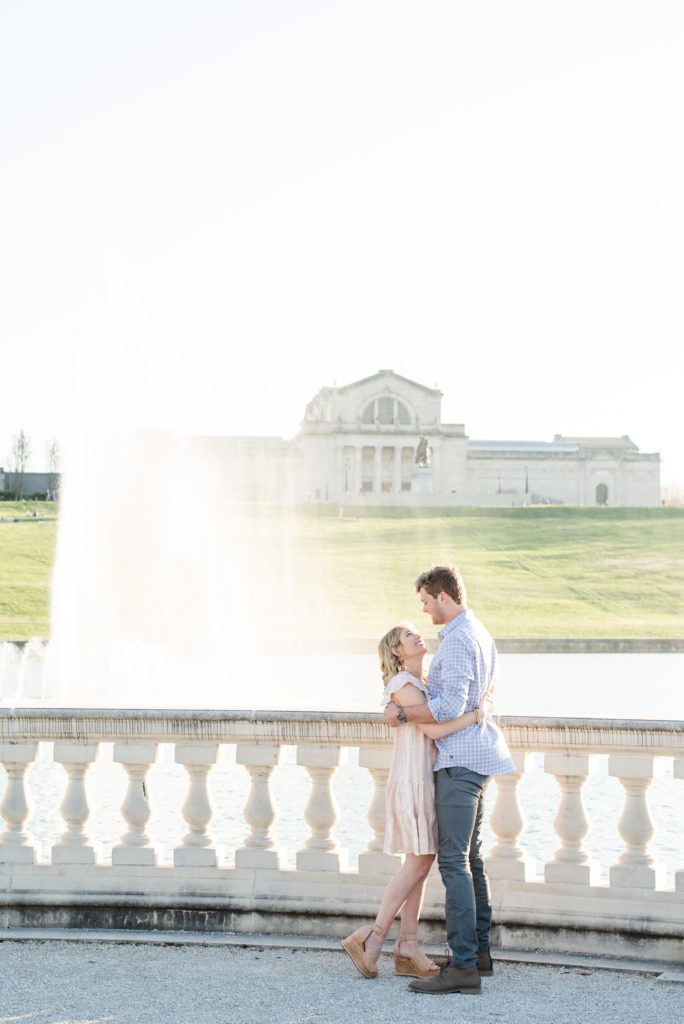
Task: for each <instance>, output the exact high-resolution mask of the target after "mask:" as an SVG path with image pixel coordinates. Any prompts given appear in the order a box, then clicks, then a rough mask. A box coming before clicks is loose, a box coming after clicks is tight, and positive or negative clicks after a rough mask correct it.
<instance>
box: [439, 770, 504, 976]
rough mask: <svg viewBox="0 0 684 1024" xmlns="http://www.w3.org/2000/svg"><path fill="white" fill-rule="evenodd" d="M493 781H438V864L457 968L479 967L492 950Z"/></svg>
mask: <svg viewBox="0 0 684 1024" xmlns="http://www.w3.org/2000/svg"><path fill="white" fill-rule="evenodd" d="M488 782H489V776H488V775H478V773H477V772H472V771H470V770H469V769H468V768H440V770H439V771H438V772H437V773H436V777H435V807H436V810H437V822H438V826H439V853H438V857H437V861H438V864H439V870H440V874H441V876H442V881H443V883H444V888H445V889H446V905H445V908H446V930H447V942H448V943H449V948H450V950H451V964H452V966H453V967H461V968H464V967H474V966H475V964H476V962H477V953H478V950H483V949H489V929H490V926H491V923H492V905H491V899H490V895H489V882H488V880H487V875H486V874H485V869H484V860H483V857H482V827H483V821H484V795H485V789H486V788H487V783H488Z"/></svg>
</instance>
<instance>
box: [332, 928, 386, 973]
mask: <svg viewBox="0 0 684 1024" xmlns="http://www.w3.org/2000/svg"><path fill="white" fill-rule="evenodd" d="M371 932H375V933H376V934H377V935H382V937H383V939H385V938H387V932H386V931H385V929H384V928H382V927H381V926H380V925H379V924H370V925H368V924H367V925H364V926H363V927H362V928H357V929H356V931H355V932H352V934H351V935H350V936H349V937H348V938H346V939H342V948H343V949H344V950H345V951H346V952H347V953H349V956H350V957H351V958H352V960H353V961H354V965H355V966H356V968H357V970H359V971H360V972H361V974H363V976H364V978H377V976H378V969H377V963H378V957H379V956H380V953H381V952H382V947H380V949H378V950H377V952H375V953H369V952H367V950H366V948H365V946H364V943H365V941H366V939H367V938H368V936H369V935H370V933H371Z"/></svg>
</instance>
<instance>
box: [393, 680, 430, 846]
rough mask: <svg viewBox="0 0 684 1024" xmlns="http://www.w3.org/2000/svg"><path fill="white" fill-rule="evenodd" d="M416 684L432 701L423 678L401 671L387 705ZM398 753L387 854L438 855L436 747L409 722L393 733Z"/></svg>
mask: <svg viewBox="0 0 684 1024" xmlns="http://www.w3.org/2000/svg"><path fill="white" fill-rule="evenodd" d="M406 683H412V684H413V685H414V686H415V687H416V688H417V689H419V690H421V691H422V692H423V693H424V694H425V700H427V699H428V696H429V692H428V688H427V686H426V685H425V683H424V682H423V681H422V679H417V678H416V677H415V676H412V675H411V674H410V673H409V672H399V673H398V674H397V675H396V676H394V677H393V678H392V679H390V681H389V682H388V683H387V686H386V687H385V690H384V693H383V695H382V704H383V706H384V705H385V704H387V703H388V701H389V700H390V698H391V696H392V694H393V693H396V691H397V690H400V689H401V688H402V686H405V685H406ZM392 735H393V737H394V751H393V753H392V764H391V765H390V770H389V775H388V777H387V788H386V790H385V807H386V813H387V821H386V827H385V845H384V852H385V853H437V818H436V816H435V799H434V791H435V784H434V777H433V771H432V768H433V765H434V763H435V754H436V750H435V745H434V743H433V741H432V740H431V739H429V738H428V737H427V736H426V735H425V733H422V732H421V731H420V729H417V728H416V726H415V725H411V723H410V722H407V723H406V724H405V725H398V726H397V727H396V729H393V730H392Z"/></svg>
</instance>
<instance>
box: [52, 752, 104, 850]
mask: <svg viewBox="0 0 684 1024" xmlns="http://www.w3.org/2000/svg"><path fill="white" fill-rule="evenodd" d="M97 746H98V745H97V743H55V746H54V750H53V754H52V756H53V759H54V761H55V762H57V763H59V764H62V765H64V768H65V769H66V772H67V776H68V780H69V781H68V783H67V789H66V793H65V794H64V800H63V801H62V806H61V808H60V809H61V812H62V817H63V818H64V821H65V822H66V826H67V827H66V831H65V832H64V834H63V836H62V838H61V839H60V841H59V843H57V844H56V845H55V846H53V847H52V863H53V864H94V863H95V848H94V847H93V846H92V845H91V844H90V843H89V842H88V837H87V835H86V831H85V824H86V822H87V820H88V818H89V817H90V805H89V803H88V794H87V792H86V785H85V780H86V773H87V771H88V768H89V767H90V765H91V764H92V763H93V761H94V760H95V758H96V756H97Z"/></svg>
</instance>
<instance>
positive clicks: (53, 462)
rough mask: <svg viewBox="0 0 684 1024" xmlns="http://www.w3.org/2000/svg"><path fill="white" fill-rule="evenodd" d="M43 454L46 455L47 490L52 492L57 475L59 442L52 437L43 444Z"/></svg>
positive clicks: (55, 487)
mask: <svg viewBox="0 0 684 1024" xmlns="http://www.w3.org/2000/svg"><path fill="white" fill-rule="evenodd" d="M45 455H46V457H47V471H48V490H49V492H50V494H54V493H55V491H56V490H57V478H58V476H59V458H60V450H59V443H58V441H57V440H56V438H54V437H52V438H50V440H49V441H47V442H46V444H45Z"/></svg>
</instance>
